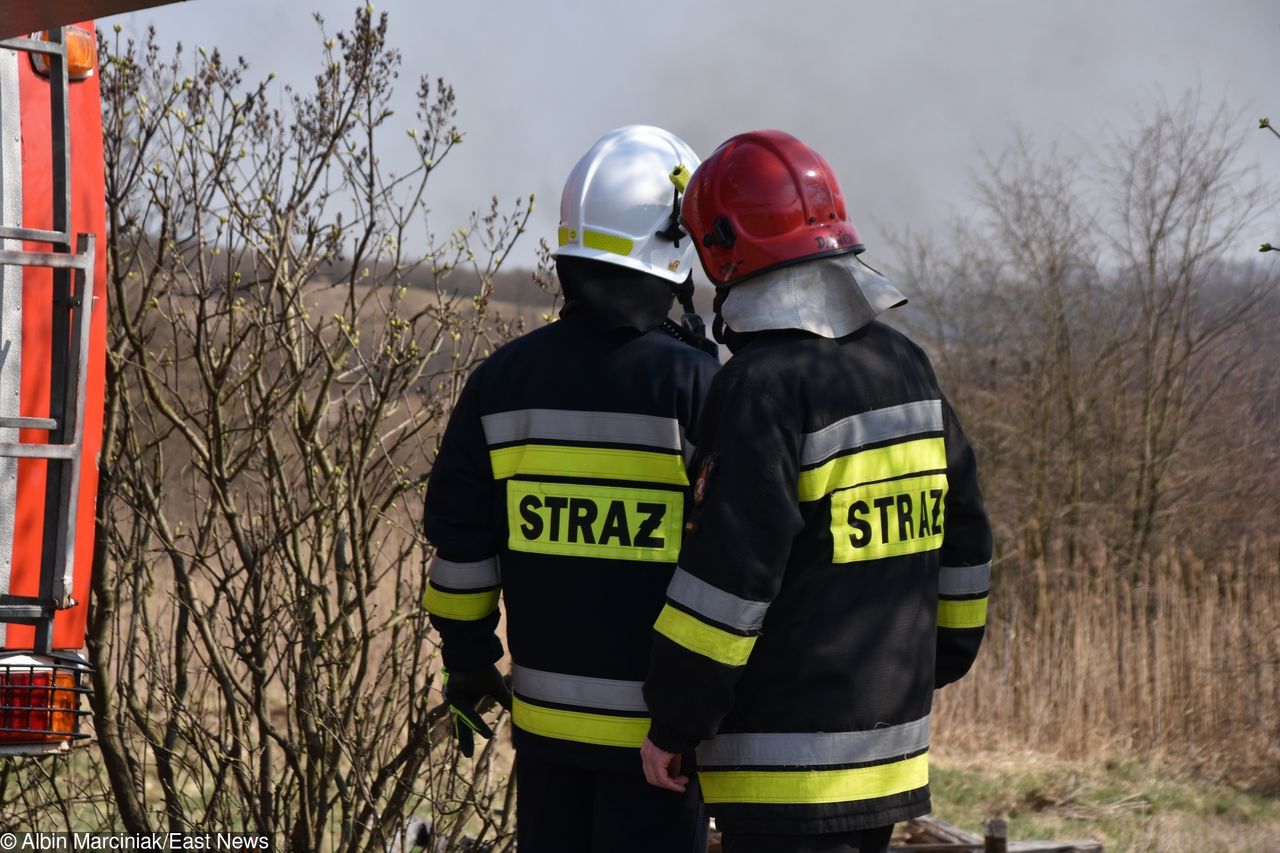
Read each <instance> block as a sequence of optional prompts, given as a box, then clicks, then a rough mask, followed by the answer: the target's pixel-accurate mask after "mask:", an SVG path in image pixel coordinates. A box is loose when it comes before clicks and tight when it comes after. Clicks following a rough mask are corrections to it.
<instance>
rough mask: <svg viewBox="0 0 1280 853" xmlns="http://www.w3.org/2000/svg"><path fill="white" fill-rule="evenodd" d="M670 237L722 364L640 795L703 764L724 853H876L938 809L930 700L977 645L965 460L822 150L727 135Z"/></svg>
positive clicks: (982, 616) (657, 668)
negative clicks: (712, 291)
mask: <svg viewBox="0 0 1280 853" xmlns="http://www.w3.org/2000/svg"><path fill="white" fill-rule="evenodd" d="M682 219H683V222H684V225H685V228H686V230H687V231H688V232H689V233H690V235H691V236H692V237H693V238H694V241H695V245H696V247H697V251H698V255H699V258H700V260H701V262H702V265H703V268H704V269H705V270H706V273H707V275H708V277H709V278H710V279H711V281H712V282H713V283H714V284H715V285H716V287H717V298H716V303H715V304H716V332H717V336H718V337H719V338H721V340H722V342H724V343H726V344H727V345H728V346H729V347H730V348H731V349H732V351H733V353H734V355H733V358H732V359H731V360H730V361H729V362H728V364H727V365H726V366H725V367H724V368H723V369H722V370H721V371H720V373H719V374H717V376H716V378H715V380H714V382H713V383H712V386H711V390H710V392H709V394H708V398H707V404H706V408H705V409H704V411H703V417H702V421H701V423H700V426H699V435H698V439H697V442H696V444H697V446H698V454H697V456H696V458H695V460H694V463H693V470H696V471H697V472H698V474H697V480H696V482H695V485H694V509H693V511H692V513H691V515H690V517H689V520H688V522H687V524H686V538H685V542H684V546H683V548H682V550H681V553H680V560H679V568H678V569H677V570H676V573H675V575H674V576H673V578H672V581H671V585H670V587H669V588H668V590H667V602H666V605H665V606H664V608H663V610H662V612H661V614H660V615H659V617H658V620H657V622H656V624H655V626H654V629H655V635H654V645H653V651H652V659H651V664H650V672H649V678H648V681H647V682H646V684H645V688H644V696H645V700H646V703H647V705H648V708H649V711H650V715H651V718H652V723H651V726H650V729H649V736H648V740H647V741H646V743H645V744H644V747H643V748H642V750H641V757H642V760H643V761H644V765H645V774H646V777H647V778H648V779H649V781H650V782H652V783H654V784H657V785H659V786H661V787H669V788H674V789H681V788H682V787H683V786H684V785H685V784H686V782H687V781H688V779H687V776H685V775H681V771H682V768H681V761H680V756H681V754H683V753H686V752H688V751H690V750H691V749H692V748H694V747H695V746H696V751H697V764H698V768H697V771H698V778H699V780H700V782H701V786H702V791H703V796H704V798H705V800H706V803H707V807H708V810H709V811H710V812H711V814H712V815H714V816H715V817H716V819H717V823H718V825H719V827H720V829H721V830H722V832H723V833H724V849H725V851H726V853H747V851H770V853H781V851H801V850H804V851H808V850H822V851H853V850H859V851H862V853H867V851H874V850H885V849H887V848H888V844H889V838H890V835H891V832H892V828H893V824H894V823H895V822H897V821H900V820H905V819H908V818H912V817H917V816H920V815H923V814H925V813H926V812H928V811H929V809H930V803H929V783H928V773H929V770H928V748H929V712H930V707H931V704H932V698H933V691H934V690H935V689H937V688H939V687H942V686H943V685H945V684H948V683H950V682H952V681H954V680H956V679H958V678H960V677H961V676H962V675H964V673H965V672H966V671H968V669H969V667H970V666H971V665H972V663H973V660H974V657H975V655H976V654H977V651H978V646H979V644H980V643H981V641H982V635H983V630H984V626H985V623H986V607H987V589H988V583H989V576H990V565H991V563H990V561H991V529H990V526H989V524H988V521H987V516H986V513H985V511H984V509H983V504H982V498H981V494H980V492H979V489H978V479H977V468H976V464H975V461H974V456H973V452H972V451H971V450H970V447H969V443H968V441H967V440H966V439H965V436H964V433H963V432H962V431H961V429H960V424H959V421H958V420H957V419H956V415H955V413H954V412H953V411H952V409H951V406H950V405H949V404H948V403H947V400H946V398H945V396H944V395H943V393H942V391H941V390H940V389H939V387H938V381H937V379H936V377H935V376H934V372H933V369H932V367H931V366H930V364H929V360H928V358H927V357H926V356H925V353H924V352H923V350H921V349H920V347H918V346H917V345H916V344H914V343H912V341H911V340H909V339H908V338H907V337H906V336H905V335H903V334H902V333H901V332H898V331H896V330H894V329H892V328H890V327H889V326H887V325H885V324H884V323H882V322H880V321H879V320H878V319H877V318H878V316H879V315H880V314H882V313H883V312H885V311H886V310H888V309H889V308H892V307H895V306H897V305H900V304H902V303H903V302H905V299H903V297H902V295H901V294H900V293H899V292H898V291H897V290H896V289H895V288H894V287H893V286H892V285H891V284H890V283H889V282H888V281H886V280H885V279H884V278H883V277H881V276H880V275H879V274H877V273H875V272H874V271H872V270H871V269H870V268H869V267H867V266H865V265H864V264H862V263H861V262H860V261H859V259H858V257H857V256H858V254H859V253H860V252H861V251H862V248H863V247H862V242H861V240H860V239H859V237H858V232H857V230H856V229H855V228H854V226H853V223H852V222H851V221H850V220H849V216H848V213H847V211H846V210H845V202H844V197H843V196H842V194H841V192H840V187H839V185H838V183H837V182H836V179H835V176H834V174H833V173H832V171H831V167H830V166H829V165H828V164H827V162H826V160H824V159H823V158H822V157H821V156H820V155H819V154H818V153H817V152H816V151H814V150H813V149H811V148H809V147H808V146H807V145H805V144H804V143H802V142H800V141H799V140H798V139H795V138H794V137H792V136H789V135H788V134H785V133H781V132H779V131H759V132H754V133H745V134H742V135H740V136H735V137H733V138H732V139H730V140H729V141H727V142H725V143H724V144H723V145H721V146H720V148H719V149H717V150H716V152H715V153H714V154H712V155H711V156H710V157H709V158H707V160H705V161H704V162H703V163H702V165H701V166H700V167H699V168H698V170H697V171H696V172H695V173H694V175H693V178H692V180H691V181H690V183H689V185H688V188H687V192H686V194H685V198H684V205H683V208H682Z"/></svg>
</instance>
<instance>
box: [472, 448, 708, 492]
mask: <svg viewBox="0 0 1280 853" xmlns="http://www.w3.org/2000/svg"><path fill="white" fill-rule="evenodd" d="M489 462H490V463H491V464H492V465H493V478H494V479H495V480H505V479H507V478H508V477H514V476H515V475H516V474H525V475H541V476H552V477H587V478H592V479H596V480H636V481H639V482H642V483H667V484H669V485H672V486H687V485H689V478H688V476H687V475H686V474H685V470H684V458H683V457H682V456H681V455H680V454H678V453H653V452H650V451H647V450H615V449H609V448H603V447H560V446H556V445H550V444H522V445H518V446H516V447H503V448H501V449H499V450H490V451H489Z"/></svg>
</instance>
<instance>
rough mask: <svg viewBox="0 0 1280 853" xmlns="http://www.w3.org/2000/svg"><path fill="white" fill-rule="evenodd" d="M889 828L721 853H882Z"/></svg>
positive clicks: (781, 839)
mask: <svg viewBox="0 0 1280 853" xmlns="http://www.w3.org/2000/svg"><path fill="white" fill-rule="evenodd" d="M892 837H893V824H890V825H889V826H879V827H876V828H875V829H863V830H859V831H858V832H837V833H834V834H832V835H724V836H721V838H720V843H721V844H722V845H723V848H724V853H885V851H887V850H888V849H889V839H890V838H892ZM521 853H523V851H521Z"/></svg>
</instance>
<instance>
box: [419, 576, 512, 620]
mask: <svg viewBox="0 0 1280 853" xmlns="http://www.w3.org/2000/svg"><path fill="white" fill-rule="evenodd" d="M422 606H423V607H425V608H426V609H427V612H428V613H430V614H431V615H432V616H440V617H442V618H444V619H458V620H461V621H463V622H474V621H475V620H477V619H483V618H484V617H486V616H488V615H489V614H490V613H492V612H493V611H495V610H497V609H498V590H496V589H488V590H485V591H484V592H445V591H444V590H442V589H437V588H436V587H434V586H431V585H430V584H428V585H427V591H426V592H425V593H423V594H422Z"/></svg>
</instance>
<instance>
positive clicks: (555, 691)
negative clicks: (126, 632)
mask: <svg viewBox="0 0 1280 853" xmlns="http://www.w3.org/2000/svg"><path fill="white" fill-rule="evenodd" d="M643 686H644V682H643V681H618V680H615V679H612V678H588V677H586V676H585V675H565V674H564V673H560V672H544V671H543V670H540V669H529V668H528V667H526V666H517V665H515V664H512V666H511V687H512V689H514V690H515V692H517V693H519V694H520V695H521V696H523V697H525V698H526V699H532V700H534V701H535V702H538V701H541V702H555V703H556V704H559V705H577V706H579V707H583V708H600V709H603V710H609V711H643V712H648V710H649V708H648V706H646V705H645V704H644V694H643V693H642V692H641V688H642V687H643Z"/></svg>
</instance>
